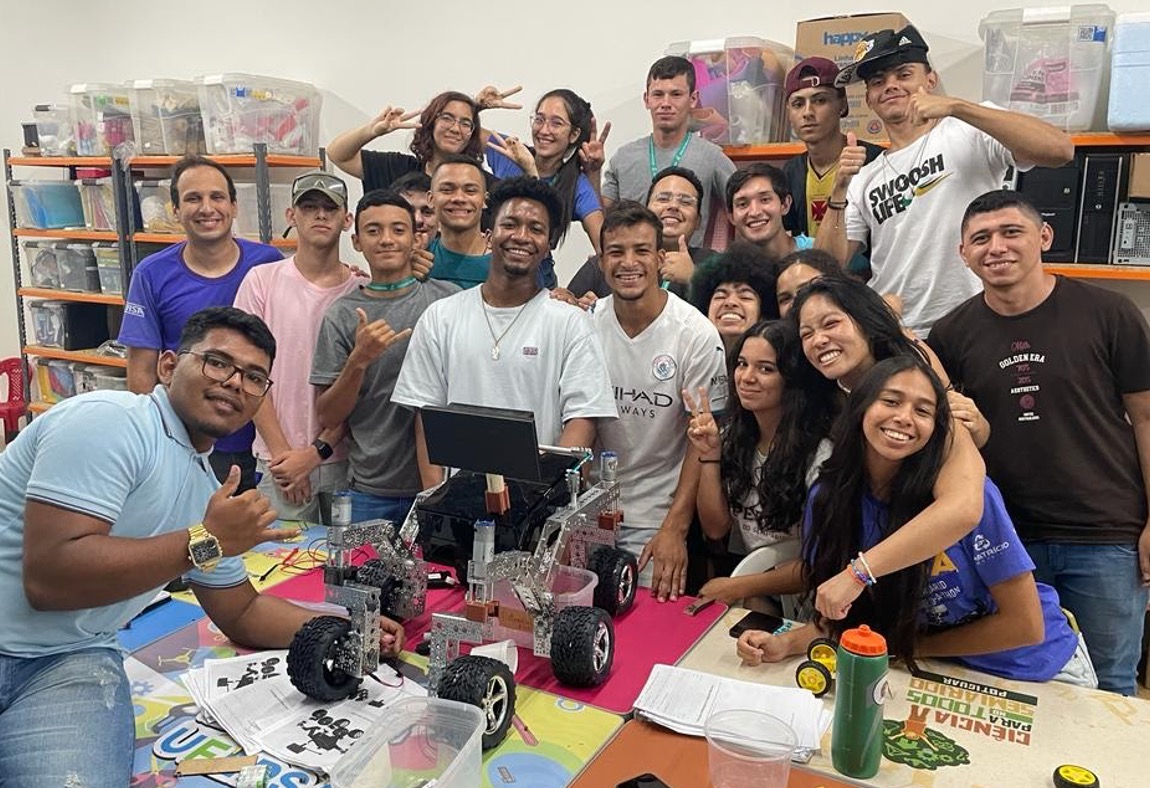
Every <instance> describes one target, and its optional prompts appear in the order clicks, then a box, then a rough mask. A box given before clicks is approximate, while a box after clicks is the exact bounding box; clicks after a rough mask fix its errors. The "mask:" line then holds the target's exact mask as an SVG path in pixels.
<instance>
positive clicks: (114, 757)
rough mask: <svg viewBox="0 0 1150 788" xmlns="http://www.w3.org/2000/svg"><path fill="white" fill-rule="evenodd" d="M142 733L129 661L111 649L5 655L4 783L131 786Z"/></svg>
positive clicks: (1, 683) (0, 758) (0, 670)
mask: <svg viewBox="0 0 1150 788" xmlns="http://www.w3.org/2000/svg"><path fill="white" fill-rule="evenodd" d="M135 746H136V730H135V720H134V710H133V708H132V694H131V691H130V687H129V682H128V677H127V675H126V674H125V673H124V658H123V657H122V656H121V655H120V652H119V651H116V650H113V649H109V648H89V649H83V650H81V651H74V652H72V653H69V654H56V655H53V656H48V657H32V658H26V657H9V656H5V655H0V782H2V783H3V784H4V786H5V787H6V788H37V787H38V786H44V785H61V786H63V785H77V786H81V785H82V786H103V785H109V786H111V785H127V784H128V782H129V780H130V779H131V772H132V755H133V751H134V750H135Z"/></svg>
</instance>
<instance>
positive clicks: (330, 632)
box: [287, 616, 361, 701]
mask: <svg viewBox="0 0 1150 788" xmlns="http://www.w3.org/2000/svg"><path fill="white" fill-rule="evenodd" d="M350 627H351V624H350V623H349V622H348V620H347V619H345V618H337V617H336V616H320V617H319V618H313V619H312V620H310V621H308V622H307V623H306V624H304V625H303V626H302V627H300V628H299V631H298V632H296V633H295V637H294V638H292V641H291V646H289V647H288V658H287V671H288V677H289V678H290V679H291V683H292V684H293V685H294V686H295V688H296V689H298V690H299V691H300V692H302V693H303V694H304V695H307V696H308V697H309V698H315V699H316V700H323V701H333V700H343V699H344V698H346V697H348V696H350V695H351V694H352V693H353V692H355V691H356V689H358V688H359V683H360V681H361V679H360V678H358V677H356V676H352V675H351V674H350V673H345V672H344V671H342V670H340V669H339V668H337V667H335V665H334V658H335V654H336V651H337V650H338V649H339V647H340V640H341V639H342V638H343V637H344V636H345V635H347V633H348V630H349V629H350Z"/></svg>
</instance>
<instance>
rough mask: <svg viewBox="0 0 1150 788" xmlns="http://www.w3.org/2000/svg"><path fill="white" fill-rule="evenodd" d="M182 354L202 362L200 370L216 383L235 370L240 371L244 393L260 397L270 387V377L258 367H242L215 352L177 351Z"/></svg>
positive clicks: (224, 381)
mask: <svg viewBox="0 0 1150 788" xmlns="http://www.w3.org/2000/svg"><path fill="white" fill-rule="evenodd" d="M184 354H187V355H189V356H195V357H197V358H199V359H200V360H201V361H203V362H204V363H203V364H202V365H201V367H200V372H202V373H203V375H204V377H205V378H207V379H208V380H214V381H216V382H217V383H226V382H228V381H229V380H231V379H232V376H233V375H235V374H236V373H237V372H238V373H240V388H241V389H243V391H244V393H245V394H250V395H252V396H253V397H262V396H263V395H265V394H267V393H268V389H270V388H271V387H272V380H271V378H269V377H268V376H267V375H265V374H264V373H263V372H260V371H259V370H258V369H243V368H242V367H238V366H236V365H235V364H233V363H232V362H230V361H228V360H227V359H226V358H224V357H223V356H217V355H216V354H215V353H197V352H196V351H194V350H181V351H180V353H179V355H181V356H182V355H184Z"/></svg>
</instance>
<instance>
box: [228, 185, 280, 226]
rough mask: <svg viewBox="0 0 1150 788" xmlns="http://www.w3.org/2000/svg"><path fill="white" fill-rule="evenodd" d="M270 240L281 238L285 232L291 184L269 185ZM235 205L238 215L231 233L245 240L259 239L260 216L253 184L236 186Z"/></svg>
mask: <svg viewBox="0 0 1150 788" xmlns="http://www.w3.org/2000/svg"><path fill="white" fill-rule="evenodd" d="M268 189H269V192H270V195H271V219H272V238H273V239H276V238H282V237H283V234H284V231H286V230H287V226H288V223H287V209H288V208H290V207H291V184H287V183H273V184H270V185H269V187H268ZM236 204H237V206H238V207H239V213H238V214H237V215H236V220H235V222H234V223H233V224H232V232H233V233H235V234H236V235H242V236H244V237H247V238H259V236H260V214H259V202H258V200H257V199H256V185H255V184H254V183H237V184H236Z"/></svg>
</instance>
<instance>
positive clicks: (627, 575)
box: [588, 547, 639, 616]
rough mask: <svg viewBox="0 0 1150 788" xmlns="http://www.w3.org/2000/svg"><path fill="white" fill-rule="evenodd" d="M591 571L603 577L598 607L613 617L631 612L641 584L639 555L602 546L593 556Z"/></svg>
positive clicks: (596, 589)
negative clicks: (636, 592) (637, 557)
mask: <svg viewBox="0 0 1150 788" xmlns="http://www.w3.org/2000/svg"><path fill="white" fill-rule="evenodd" d="M588 568H589V569H590V570H591V571H592V572H594V573H595V574H596V575H598V577H599V584H598V585H597V586H595V607H598V608H602V609H603V610H606V611H607V614H608V615H611V616H621V615H623V614H624V613H626V612H627V611H628V610H630V609H631V605H632V604H634V602H635V589H636V588H637V587H638V585H639V583H638V579H639V564H638V562H637V561H636V560H635V556H633V555H631V554H630V553H628V552H627V551H626V550H619V549H617V548H613V547H601V548H599V549H598V550H596V551H595V552H594V553H593V554H592V555H591V566H590V567H588Z"/></svg>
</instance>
